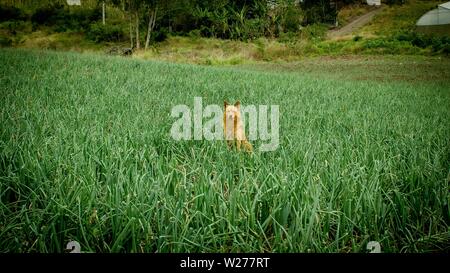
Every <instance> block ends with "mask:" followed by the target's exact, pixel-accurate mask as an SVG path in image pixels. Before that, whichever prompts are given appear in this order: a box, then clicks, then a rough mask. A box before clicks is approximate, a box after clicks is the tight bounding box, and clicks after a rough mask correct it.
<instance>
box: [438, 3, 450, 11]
mask: <svg viewBox="0 0 450 273" xmlns="http://www.w3.org/2000/svg"><path fill="white" fill-rule="evenodd" d="M439 8H443V9H448V10H450V2H447V3H444V4H440V5H439Z"/></svg>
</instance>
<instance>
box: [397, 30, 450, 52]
mask: <svg viewBox="0 0 450 273" xmlns="http://www.w3.org/2000/svg"><path fill="white" fill-rule="evenodd" d="M392 39H394V40H397V41H405V42H409V43H411V45H413V46H416V47H419V48H428V47H430V48H431V49H432V50H433V52H440V51H442V50H443V49H445V48H446V47H448V46H450V37H448V36H432V35H425V34H420V33H416V32H402V33H398V34H396V35H394V36H393V37H392Z"/></svg>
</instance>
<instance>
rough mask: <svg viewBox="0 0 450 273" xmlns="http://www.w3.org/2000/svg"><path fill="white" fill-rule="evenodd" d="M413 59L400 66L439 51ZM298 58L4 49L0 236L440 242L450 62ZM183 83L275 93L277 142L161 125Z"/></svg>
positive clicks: (134, 247) (199, 92) (211, 100)
mask: <svg viewBox="0 0 450 273" xmlns="http://www.w3.org/2000/svg"><path fill="white" fill-rule="evenodd" d="M386 58H388V57H386ZM394 61H398V60H394ZM335 65H337V64H335ZM389 65H390V62H389V61H386V66H389ZM380 66H382V64H380ZM424 66H426V67H429V70H422V68H420V67H421V66H419V68H417V67H416V68H415V69H404V70H403V72H404V74H405V75H409V76H410V77H411V75H412V76H414V75H415V76H416V77H419V76H421V77H426V76H424V75H423V74H425V73H429V71H435V72H436V71H439V70H441V69H442V67H443V68H445V69H447V71H448V68H449V67H450V66H449V61H448V59H444V60H441V61H436V62H430V64H429V65H428V66H427V65H424ZM298 67H299V68H298V69H299V71H296V73H288V72H285V71H284V70H283V69H281V70H279V72H276V71H277V70H275V69H272V70H271V71H270V72H267V71H265V70H267V69H266V68H263V69H262V70H263V71H255V69H252V68H250V69H249V68H248V67H247V68H245V67H244V68H242V67H240V68H223V67H222V68H217V67H204V66H194V65H185V64H169V63H165V62H156V61H150V62H149V61H143V60H133V59H131V60H129V59H125V58H119V57H109V58H108V57H104V56H99V55H94V54H91V55H90V54H84V55H82V54H77V53H57V52H45V51H30V50H17V49H1V50H0V109H1V110H0V124H1V126H0V194H1V195H0V249H1V251H2V252H63V251H64V248H65V246H66V244H67V243H68V242H69V241H70V240H76V241H78V242H80V243H81V247H82V251H85V252H365V251H366V249H365V248H366V244H367V242H369V241H372V240H376V241H379V242H380V243H381V247H382V251H384V252H435V251H440V252H441V251H446V252H448V251H449V246H450V237H449V223H450V215H449V182H450V172H449V170H450V168H449V167H450V137H449V136H450V79H449V77H448V74H447V73H445V72H443V73H442V74H440V75H442V77H441V80H428V81H426V80H421V81H408V80H406V81H405V80H396V79H395V77H394V78H392V80H389V81H378V80H377V78H374V79H373V80H355V79H354V78H351V77H324V76H323V75H322V72H321V71H322V70H321V69H320V67H317V66H314V61H312V62H311V65H310V66H308V68H310V69H309V70H308V71H305V69H304V70H301V69H302V68H301V67H302V66H298ZM362 67H364V69H365V71H366V72H364V73H366V74H367V75H370V71H371V69H372V68H373V66H362ZM394 68H395V66H394ZM352 69H353V70H352ZM352 69H351V70H349V71H350V72H351V71H354V72H353V73H357V72H355V71H358V70H357V69H356V68H352ZM433 69H434V70H433ZM302 71H303V72H302ZM386 71H392V69H386ZM324 73H332V71H328V72H327V71H325V72H324ZM377 73H379V72H377ZM396 73H401V72H398V71H397V72H396ZM430 74H431V73H430ZM433 75H434V74H433ZM195 96H200V97H202V98H203V103H204V105H207V104H219V105H221V104H222V102H223V100H225V99H226V100H228V101H231V102H234V101H235V100H238V99H239V100H240V101H241V102H242V104H244V105H245V104H254V105H258V104H269V105H273V104H278V105H279V107H280V123H281V125H280V126H281V128H280V146H279V148H278V149H277V150H276V151H274V152H266V153H260V152H258V151H256V152H255V153H253V154H252V155H249V154H246V153H237V152H234V151H230V150H227V148H226V145H225V144H224V143H222V142H220V141H215V142H209V141H180V142H177V141H174V140H172V139H171V138H170V135H169V131H170V128H171V126H172V123H173V122H174V119H173V118H171V117H170V111H171V108H172V107H173V106H175V105H176V104H187V105H189V106H192V105H193V98H194V97H195ZM253 144H254V146H255V147H258V145H259V143H258V142H255V143H253Z"/></svg>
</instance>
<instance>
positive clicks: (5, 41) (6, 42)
mask: <svg viewBox="0 0 450 273" xmlns="http://www.w3.org/2000/svg"><path fill="white" fill-rule="evenodd" d="M11 45H12V40H11V39H9V38H7V37H1V36H0V47H8V46H11Z"/></svg>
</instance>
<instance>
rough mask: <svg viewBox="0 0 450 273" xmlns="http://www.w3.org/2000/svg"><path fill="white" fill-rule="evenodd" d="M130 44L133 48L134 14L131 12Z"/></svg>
mask: <svg viewBox="0 0 450 273" xmlns="http://www.w3.org/2000/svg"><path fill="white" fill-rule="evenodd" d="M130 46H131V48H133V16H132V15H131V13H130Z"/></svg>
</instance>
